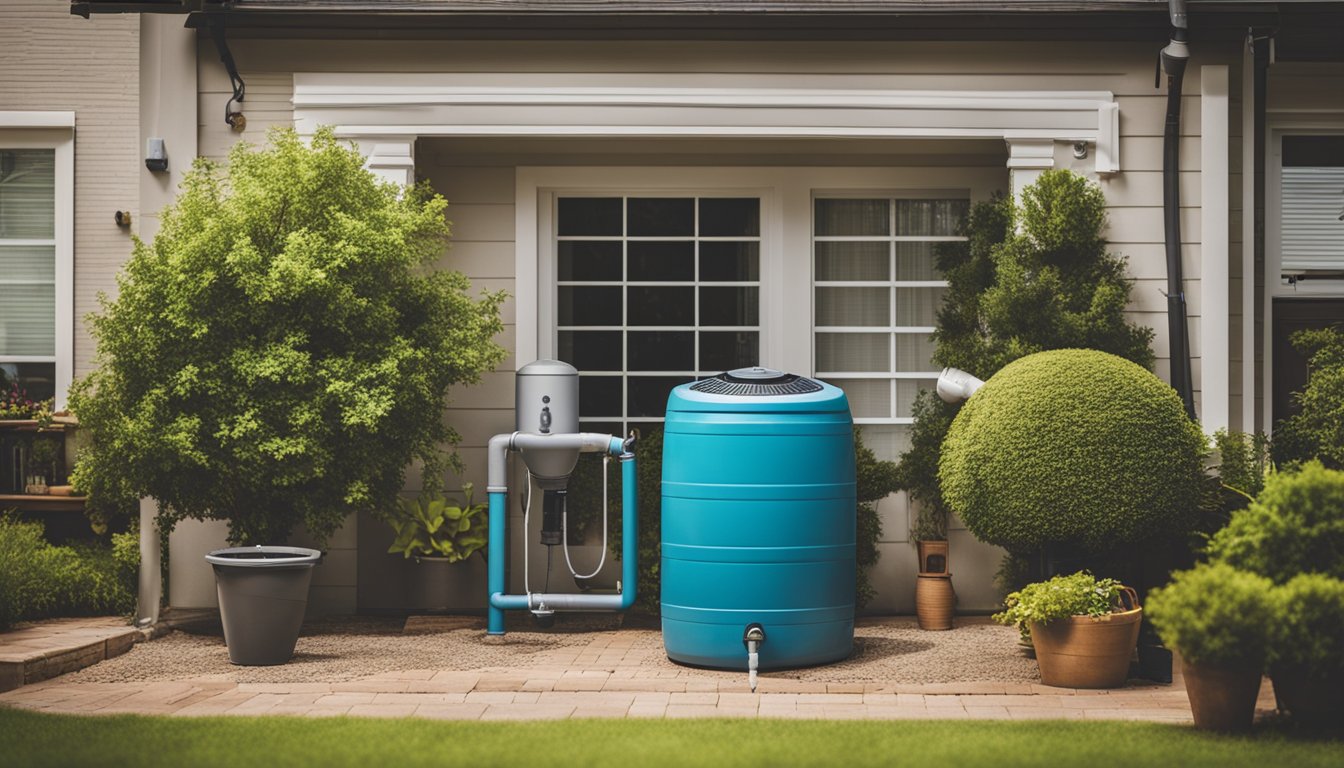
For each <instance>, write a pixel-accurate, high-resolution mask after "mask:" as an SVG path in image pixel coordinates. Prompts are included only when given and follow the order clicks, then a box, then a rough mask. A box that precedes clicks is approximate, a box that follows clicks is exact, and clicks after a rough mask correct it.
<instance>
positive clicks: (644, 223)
mask: <svg viewBox="0 0 1344 768" xmlns="http://www.w3.org/2000/svg"><path fill="white" fill-rule="evenodd" d="M626 206H627V207H626V216H627V217H628V219H629V224H628V226H629V233H628V234H629V235H630V236H631V237H662V236H668V235H671V236H686V237H690V236H692V235H694V234H695V199H694V198H690V197H632V198H630V199H629V200H628V201H626Z"/></svg>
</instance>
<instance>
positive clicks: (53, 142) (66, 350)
mask: <svg viewBox="0 0 1344 768" xmlns="http://www.w3.org/2000/svg"><path fill="white" fill-rule="evenodd" d="M0 147H3V148H5V149H51V150H54V152H55V163H56V174H55V176H56V178H55V182H56V190H55V205H56V210H55V229H54V232H53V236H54V245H55V250H56V291H55V293H56V340H55V341H56V348H55V354H54V355H0V362H4V363H54V364H55V366H56V375H55V384H56V392H55V400H56V401H55V407H56V409H57V410H61V409H64V408H65V407H66V396H67V394H68V392H69V389H70V383H71V381H73V379H74V346H75V344H74V330H75V328H74V325H75V113H74V112H5V111H0ZM43 244H46V243H45V241H43Z"/></svg>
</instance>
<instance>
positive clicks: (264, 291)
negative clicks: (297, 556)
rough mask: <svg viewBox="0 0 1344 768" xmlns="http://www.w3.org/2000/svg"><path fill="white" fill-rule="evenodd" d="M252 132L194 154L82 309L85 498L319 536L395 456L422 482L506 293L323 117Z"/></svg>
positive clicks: (245, 535) (389, 494)
mask: <svg viewBox="0 0 1344 768" xmlns="http://www.w3.org/2000/svg"><path fill="white" fill-rule="evenodd" d="M270 142H271V143H270V146H269V147H268V148H265V149H260V150H258V149H253V148H251V147H249V146H247V145H245V144H238V145H236V146H235V147H234V149H233V151H232V152H231V153H230V155H229V162H228V166H227V168H226V169H221V167H220V166H218V165H216V164H214V163H211V162H210V161H208V160H204V159H198V160H197V162H196V164H195V166H194V167H193V169H192V171H191V172H190V173H188V174H187V176H186V178H185V179H184V180H183V182H182V187H181V193H180V194H179V196H178V198H177V200H176V201H175V202H174V203H173V204H172V205H171V206H169V207H168V208H166V209H165V210H164V212H163V218H162V227H161V229H160V231H159V234H158V236H157V237H156V238H155V240H154V242H153V243H152V244H147V243H144V242H141V241H138V240H137V241H136V243H135V248H134V251H133V254H132V256H131V259H130V261H129V262H128V263H127V265H126V268H125V271H124V272H123V273H122V274H121V275H120V276H119V278H118V289H119V290H118V294H117V297H116V298H115V299H106V298H105V299H104V300H103V305H102V314H101V315H100V316H97V317H95V318H94V319H93V321H92V330H93V333H94V336H95V337H96V338H97V341H98V368H97V369H96V370H95V371H94V372H93V373H91V374H90V375H89V376H88V377H86V378H84V379H82V380H80V381H79V382H77V383H76V384H75V385H74V386H73V388H72V390H71V399H70V402H71V406H72V408H73V410H74V411H75V413H76V414H77V415H78V416H79V419H80V422H81V424H82V426H83V427H84V429H85V431H87V432H88V433H89V437H90V439H89V444H88V445H87V446H86V447H85V449H84V450H83V451H82V452H81V455H80V456H79V460H78V465H77V468H76V471H75V473H74V478H73V479H74V483H75V485H76V486H77V487H79V488H81V489H82V490H84V491H85V492H87V493H88V494H89V496H90V499H91V501H92V502H93V503H94V504H95V505H99V506H100V507H109V508H116V507H120V506H123V505H131V506H133V502H134V500H135V499H138V498H140V497H152V498H155V499H157V500H158V501H159V503H160V509H161V513H160V517H161V519H160V523H161V524H162V526H163V527H164V528H165V529H171V527H172V525H173V524H174V523H175V522H176V521H178V520H180V519H183V518H188V517H193V518H211V519H222V520H227V521H228V522H229V531H230V538H231V539H233V540H234V541H236V542H239V543H245V544H271V543H277V542H280V541H282V540H283V539H284V538H285V537H286V536H287V534H288V533H289V531H290V530H291V529H292V528H293V527H294V526H295V525H297V524H299V523H303V524H304V525H306V526H307V528H308V530H309V532H311V533H312V534H313V535H314V536H315V537H317V538H318V539H319V540H322V539H325V537H326V536H328V535H329V534H330V533H331V532H332V531H334V530H335V529H336V527H337V526H339V525H340V523H341V522H342V521H343V520H344V519H345V516H346V515H347V514H348V513H350V512H353V511H361V510H364V511H370V512H372V511H376V510H378V509H385V508H387V507H389V506H390V505H392V504H393V503H394V501H395V499H396V496H397V493H398V491H400V489H401V487H402V485H403V480H404V475H405V471H406V468H407V466H408V465H410V464H411V463H412V461H413V460H419V461H420V462H421V463H422V466H423V475H424V485H425V487H426V488H429V489H435V488H438V487H439V486H440V485H441V483H442V473H443V470H444V469H445V468H446V466H447V465H449V464H451V463H453V462H454V461H455V456H454V455H452V454H445V453H444V452H443V450H442V447H443V445H445V444H452V443H454V442H455V441H456V438H457V435H456V433H455V432H454V431H453V430H452V429H451V428H450V427H449V426H448V425H447V424H445V423H444V421H443V413H444V409H445V405H446V403H447V392H448V389H449V387H450V386H452V385H454V384H460V383H467V382H474V381H476V380H477V379H478V377H479V374H480V372H482V371H486V370H489V369H491V368H492V367H493V366H495V365H496V364H497V363H499V362H500V361H501V360H503V359H504V356H505V351H504V350H503V349H502V348H501V347H500V346H499V345H497V344H496V343H494V341H493V338H494V337H495V336H496V335H497V334H499V333H500V332H501V331H502V330H503V324H502V323H501V321H500V318H499V308H500V304H501V303H502V301H503V299H504V296H503V294H502V293H485V294H482V296H481V298H480V299H479V300H473V299H471V298H470V297H468V295H467V292H468V290H469V284H468V282H467V279H466V278H465V277H463V276H462V275H461V274H459V273H457V272H451V271H446V270H441V269H436V268H434V266H433V264H434V262H435V261H436V260H437V259H439V258H440V257H441V256H442V254H443V249H444V246H445V242H446V239H447V236H448V233H449V226H448V223H447V221H446V220H445V219H444V211H445V209H446V207H447V203H446V202H445V201H444V199H443V198H442V197H440V196H438V195H434V194H432V190H430V189H429V187H428V186H423V185H422V186H417V187H414V188H407V189H403V188H401V187H398V186H396V185H393V184H388V183H384V182H381V181H379V180H378V179H377V178H376V177H375V176H373V175H372V174H371V173H369V172H368V171H366V170H365V169H364V167H363V165H364V159H363V158H362V157H361V156H360V154H359V153H358V152H357V151H356V150H354V149H353V148H351V147H349V146H347V145H344V144H342V143H341V142H339V141H338V140H337V139H336V138H335V136H334V135H333V133H332V132H331V131H330V130H325V129H323V130H319V131H318V132H317V134H316V135H315V136H314V137H313V139H312V141H311V143H308V142H305V141H303V140H301V139H300V138H299V136H298V134H297V133H295V132H294V131H293V130H292V129H284V130H276V131H273V132H272V133H271V134H270Z"/></svg>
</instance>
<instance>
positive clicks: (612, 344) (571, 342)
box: [557, 331, 623, 371]
mask: <svg viewBox="0 0 1344 768" xmlns="http://www.w3.org/2000/svg"><path fill="white" fill-rule="evenodd" d="M559 342H560V349H559V351H558V353H557V354H558V356H559V357H560V359H561V360H564V361H565V362H566V363H569V364H570V365H572V366H574V367H575V368H578V369H579V370H580V371H619V370H621V366H622V364H623V363H622V360H621V332H620V331H560V338H559Z"/></svg>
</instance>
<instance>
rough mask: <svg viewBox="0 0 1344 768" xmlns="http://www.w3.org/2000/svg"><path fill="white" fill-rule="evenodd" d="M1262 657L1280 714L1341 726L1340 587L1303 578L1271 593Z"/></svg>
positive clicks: (1343, 609) (1343, 643) (1343, 610)
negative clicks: (1271, 614) (1271, 615)
mask: <svg viewBox="0 0 1344 768" xmlns="http://www.w3.org/2000/svg"><path fill="white" fill-rule="evenodd" d="M1267 656H1268V662H1269V677H1270V679H1271V680H1272V681H1273V683H1274V697H1275V699H1277V700H1278V706H1279V709H1280V710H1282V711H1284V712H1287V713H1289V714H1291V715H1292V716H1293V719H1294V720H1298V721H1300V722H1305V723H1307V724H1309V725H1314V726H1333V727H1336V728H1338V727H1340V726H1344V581H1341V580H1339V579H1332V578H1330V577H1329V576H1326V575H1324V574H1319V573H1306V574H1302V575H1300V576H1296V577H1294V578H1293V579H1292V580H1290V581H1289V582H1288V583H1287V584H1284V585H1283V586H1281V587H1276V588H1275V590H1274V621H1273V622H1272V623H1271V624H1270V636H1269V647H1268V650H1267Z"/></svg>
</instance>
